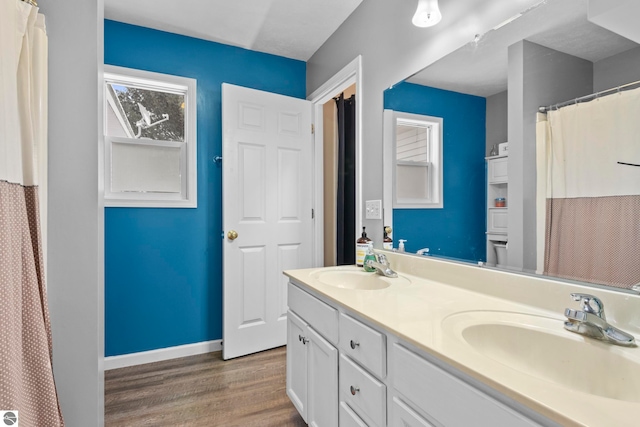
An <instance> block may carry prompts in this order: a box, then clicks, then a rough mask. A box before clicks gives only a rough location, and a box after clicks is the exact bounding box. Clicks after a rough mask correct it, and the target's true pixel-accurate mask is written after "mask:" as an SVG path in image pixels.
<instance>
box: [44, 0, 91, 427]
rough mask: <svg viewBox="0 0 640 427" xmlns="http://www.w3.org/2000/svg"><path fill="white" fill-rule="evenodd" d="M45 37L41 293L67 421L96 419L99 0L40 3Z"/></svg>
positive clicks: (80, 423) (82, 425) (82, 424)
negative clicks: (45, 208)
mask: <svg viewBox="0 0 640 427" xmlns="http://www.w3.org/2000/svg"><path fill="white" fill-rule="evenodd" d="M41 3H42V6H41V12H42V13H44V14H45V16H46V25H47V33H48V36H49V192H48V196H49V228H48V230H49V235H48V237H49V241H48V251H49V252H48V255H49V258H48V273H49V277H48V278H47V284H48V296H49V307H50V313H51V325H52V332H53V370H54V375H55V380H56V386H57V389H58V393H59V396H60V403H61V406H62V413H63V416H64V418H65V421H66V425H67V426H69V427H76V426H77V427H89V426H101V425H103V424H104V380H103V378H104V371H103V367H102V362H103V354H104V348H103V343H104V323H103V318H104V313H103V302H104V280H103V276H104V273H103V265H104V255H103V233H104V230H103V228H104V227H103V207H102V206H101V204H100V197H99V195H100V194H99V188H100V185H99V184H100V183H99V180H98V176H99V169H100V167H99V163H98V146H99V141H100V137H101V133H102V132H101V129H102V119H101V111H102V108H101V105H102V87H101V84H100V80H99V76H101V75H102V63H103V56H102V51H103V31H102V26H103V3H102V0H84V1H77V0H56V1H43V2H41Z"/></svg>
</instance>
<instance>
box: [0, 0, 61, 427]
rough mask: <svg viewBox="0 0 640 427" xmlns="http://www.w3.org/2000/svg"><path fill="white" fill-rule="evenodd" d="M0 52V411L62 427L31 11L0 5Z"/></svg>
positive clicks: (37, 49)
mask: <svg viewBox="0 0 640 427" xmlns="http://www.w3.org/2000/svg"><path fill="white" fill-rule="evenodd" d="M0 46H1V48H2V57H1V59H0V94H1V98H0V322H1V324H0V410H2V411H18V412H17V416H18V420H17V421H18V424H19V425H20V426H24V427H26V426H38V427H39V426H47V427H49V426H51V427H55V426H62V425H64V422H63V420H62V414H61V412H60V408H59V405H58V397H57V394H56V389H55V384H54V380H53V371H52V363H51V355H52V344H51V328H50V324H49V313H48V307H47V298H46V288H45V281H44V262H43V249H42V248H43V246H42V241H41V223H40V219H39V216H40V211H39V201H38V199H39V195H38V193H39V191H40V190H39V188H38V183H39V175H40V174H41V173H42V170H43V169H42V168H43V167H44V165H43V164H42V162H41V159H42V156H43V155H45V153H46V120H47V116H46V104H47V97H46V96H47V95H46V94H47V83H46V82H47V37H46V31H45V27H44V17H43V16H42V15H39V14H38V9H37V8H36V7H33V6H30V5H28V4H27V3H23V2H22V1H20V0H0ZM5 423H6V422H5Z"/></svg>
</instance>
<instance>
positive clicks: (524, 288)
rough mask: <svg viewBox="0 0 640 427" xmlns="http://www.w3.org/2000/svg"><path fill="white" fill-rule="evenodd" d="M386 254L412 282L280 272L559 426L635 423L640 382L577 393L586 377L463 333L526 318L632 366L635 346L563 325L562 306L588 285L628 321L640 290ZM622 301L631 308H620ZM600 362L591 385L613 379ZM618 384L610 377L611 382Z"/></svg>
mask: <svg viewBox="0 0 640 427" xmlns="http://www.w3.org/2000/svg"><path fill="white" fill-rule="evenodd" d="M388 258H389V260H390V263H391V266H392V268H393V269H394V270H396V271H397V272H398V273H399V274H400V276H401V277H404V278H406V279H408V280H409V281H410V283H409V284H406V285H394V284H393V280H394V279H385V280H389V281H391V283H392V285H391V286H389V287H387V288H384V289H379V290H354V289H344V288H339V287H335V286H331V285H328V284H326V283H324V282H322V281H320V280H318V272H319V271H321V270H323V269H317V268H312V269H303V270H290V271H285V272H284V273H285V274H286V275H287V276H289V277H290V278H291V279H292V281H294V282H295V283H298V284H300V285H303V287H306V288H307V289H308V290H310V291H312V293H315V294H316V295H319V296H321V297H323V298H325V299H326V300H328V301H330V302H334V303H337V304H339V305H341V306H343V307H345V308H347V309H349V310H351V311H353V312H354V313H357V314H358V315H360V316H362V317H363V318H365V319H368V320H369V321H371V322H373V323H374V324H377V325H379V326H380V327H381V328H383V329H385V330H386V331H388V332H390V333H392V334H394V335H396V336H397V337H399V338H401V339H403V340H406V341H407V342H409V343H411V344H412V345H414V346H416V347H418V348H420V349H422V350H423V351H425V352H427V353H429V354H431V355H433V356H435V357H437V358H439V359H440V360H442V361H444V362H446V363H448V364H450V365H452V366H454V367H455V368H457V369H459V370H461V371H463V372H465V373H466V374H468V375H470V376H472V377H473V378H475V379H477V380H479V381H481V382H482V383H484V384H486V385H488V386H490V387H492V388H494V389H495V390H497V391H499V392H501V393H503V394H504V395H506V396H509V397H510V398H512V399H514V400H516V401H517V402H520V403H521V404H523V405H525V406H526V407H528V408H531V409H532V410H534V411H536V412H538V413H540V414H542V415H544V416H545V417H547V418H549V419H550V420H553V421H555V422H557V423H559V424H561V425H566V426H591V427H594V426H602V427H611V426H617V427H623V426H637V425H638V420H637V416H638V414H639V413H640V383H635V384H633V385H632V386H631V390H632V395H631V397H629V394H627V395H624V396H622V397H620V398H616V399H614V398H609V397H601V396H598V395H596V394H595V393H598V392H599V391H598V390H597V389H596V390H594V389H592V390H590V391H591V392H592V393H594V394H591V393H587V392H582V391H578V390H584V391H587V390H585V384H582V383H581V384H580V385H579V386H578V385H576V386H575V387H573V388H569V387H566V386H563V385H560V384H558V383H557V382H554V381H553V380H545V379H544V378H542V376H541V375H533V374H531V373H525V372H523V371H522V370H518V369H514V368H512V367H510V366H507V365H505V364H503V363H501V362H498V361H497V360H495V359H493V358H491V357H488V356H487V355H485V354H482V353H480V352H479V351H476V350H475V349H474V348H473V347H470V345H469V344H468V343H467V342H466V341H465V339H464V338H463V337H462V335H461V331H462V329H464V327H467V326H469V325H473V324H482V323H485V322H486V319H487V318H490V319H491V322H494V323H497V324H502V325H514V324H516V326H520V325H519V322H522V323H524V324H526V326H527V328H528V329H529V330H534V331H535V330H545V331H549V330H552V334H553V335H557V336H559V337H560V338H559V339H560V340H565V339H568V340H573V341H574V342H577V345H578V346H581V345H584V346H585V348H586V347H588V346H592V347H593V346H595V347H594V349H595V350H597V352H600V353H602V354H604V355H605V356H610V355H614V356H616V357H617V356H621V357H623V358H625V360H628V361H629V362H630V366H634V367H635V364H636V363H637V364H638V365H637V366H639V367H640V349H638V348H625V347H620V346H614V345H610V344H606V343H603V342H600V341H597V340H593V339H590V338H586V337H584V336H582V335H577V334H574V333H571V332H569V331H566V330H564V328H563V322H564V320H565V319H564V316H563V313H564V310H563V308H559V307H570V306H573V304H575V303H573V302H571V301H570V300H569V298H567V297H568V294H569V293H571V292H586V293H592V294H595V295H596V296H598V297H600V298H601V299H603V301H604V302H605V309H606V308H607V302H608V301H610V302H611V306H612V307H614V308H616V309H618V310H619V311H620V313H616V312H613V314H617V315H614V316H611V315H610V314H609V313H608V312H607V315H608V319H609V320H610V321H611V320H612V319H614V321H615V319H616V318H617V319H618V320H619V321H624V320H626V319H628V318H634V319H637V317H633V316H635V315H634V314H630V313H629V312H633V311H635V312H636V313H637V311H636V310H638V309H640V307H638V305H639V304H640V299H639V298H637V297H635V296H632V295H631V296H629V295H627V294H622V293H619V292H611V291H607V290H599V289H595V288H588V287H584V286H581V285H574V284H568V283H565V282H559V281H553V280H550V279H548V278H538V277H530V276H525V275H521V274H513V273H508V272H502V271H497V270H492V269H480V268H478V267H473V266H465V265H461V264H456V263H450V262H444V261H440V260H436V259H433V258H418V257H412V256H406V255H399V254H393V253H389V255H388ZM331 268H332V267H329V268H328V269H331ZM334 269H335V268H334ZM341 269H343V270H344V271H354V270H356V267H340V268H338V270H341ZM324 270H327V269H324ZM324 270H323V271H324ZM372 274H373V273H372ZM532 287H535V288H532ZM540 294H542V295H540ZM545 294H547V295H545ZM556 300H557V301H556ZM629 306H631V307H629ZM623 307H624V309H625V310H626V311H625V312H624V313H622V311H623ZM460 319H462V320H460ZM483 319H484V320H483ZM491 322H490V323H491ZM616 326H618V327H621V328H622V329H624V330H626V331H628V332H631V333H632V334H634V335H636V336H638V335H637V333H636V332H637V331H636V330H635V329H636V328H635V325H621V324H620V322H619V323H618V324H617V325H616ZM623 326H630V327H627V328H624V327H623ZM631 326H633V327H631ZM498 330H500V329H499V328H498ZM563 342H564V341H563ZM519 344H520V345H522V343H519ZM528 347H530V348H526V349H523V351H524V352H525V353H527V354H531V352H533V354H535V357H534V358H533V360H534V361H535V362H533V363H534V364H537V363H538V361H542V360H543V358H545V357H556V358H557V357H562V359H563V361H564V360H566V369H568V370H571V369H572V368H571V367H572V364H573V360H575V359H574V358H581V357H585V356H584V355H583V354H564V353H563V354H562V355H560V356H559V355H558V354H557V352H558V350H557V348H545V344H540V343H538V342H535V341H531V343H530V344H529V345H528ZM547 347H552V346H550V345H547ZM553 347H555V346H553ZM592 350H593V349H592ZM554 351H555V352H556V354H555V355H554V354H553V353H554ZM607 360H609V359H607ZM614 360H615V358H614ZM581 362H584V359H582V360H581ZM587 362H589V361H587ZM583 365H584V363H583ZM587 365H589V363H587ZM604 365H605V366H598V363H597V361H594V363H593V364H591V365H590V366H589V370H587V371H586V372H584V373H582V372H581V373H579V375H583V374H584V376H585V378H587V379H586V380H585V381H584V382H585V383H586V387H588V386H589V385H590V384H589V380H588V378H595V376H599V375H602V376H605V377H602V378H611V377H613V376H612V375H610V372H609V371H608V370H609V368H611V367H610V366H606V363H604ZM574 369H575V368H574ZM589 376H593V377H589ZM630 377H633V378H626V376H625V375H624V374H623V377H622V378H618V379H615V378H611V381H618V380H619V381H632V382H633V381H637V378H639V377H638V375H633V376H631V375H630ZM607 381H609V380H608V379H607ZM615 385H616V383H613V387H614V389H615ZM609 386H611V384H609ZM634 387H635V388H634ZM627 388H628V387H627ZM633 390H636V391H637V393H635V392H634V391H633ZM607 393H609V394H608V395H609V396H611V393H614V394H615V393H616V392H615V391H613V392H612V391H610V390H609V391H608V392H607ZM633 393H635V394H633ZM630 400H635V401H630Z"/></svg>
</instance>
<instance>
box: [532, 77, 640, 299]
mask: <svg viewBox="0 0 640 427" xmlns="http://www.w3.org/2000/svg"><path fill="white" fill-rule="evenodd" d="M536 148H537V171H538V183H537V184H538V203H537V205H538V212H537V219H538V227H537V236H538V268H540V267H541V266H544V270H543V271H542V272H544V273H545V274H549V275H553V276H558V277H563V278H568V279H574V280H582V281H587V282H593V283H601V284H606V285H610V286H616V287H620V288H631V286H633V285H634V284H636V283H638V282H640V167H638V166H632V165H634V164H635V165H640V89H635V90H629V91H625V92H620V93H616V94H613V95H609V96H606V97H601V98H597V99H595V100H593V101H591V102H587V103H581V104H575V105H571V106H567V107H564V108H561V109H559V110H556V111H550V112H549V113H548V114H547V115H544V114H538V123H537V147H536Z"/></svg>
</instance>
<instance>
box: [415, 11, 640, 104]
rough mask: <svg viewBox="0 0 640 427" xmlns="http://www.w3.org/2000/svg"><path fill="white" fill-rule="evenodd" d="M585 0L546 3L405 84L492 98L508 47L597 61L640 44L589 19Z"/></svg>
mask: <svg viewBox="0 0 640 427" xmlns="http://www.w3.org/2000/svg"><path fill="white" fill-rule="evenodd" d="M587 4H588V0H547V1H546V2H544V3H542V4H540V6H539V7H537V8H535V9H532V10H530V11H529V12H527V13H526V14H524V15H523V16H522V17H520V18H518V19H517V20H515V21H513V22H511V23H510V24H507V25H505V26H503V27H502V28H499V29H497V30H492V31H489V32H487V33H486V34H484V35H482V37H481V39H480V41H479V42H478V43H474V42H471V43H469V44H467V45H465V46H463V47H462V48H460V49H458V50H457V51H455V52H453V53H451V54H449V55H447V56H446V57H444V58H443V59H441V60H439V61H437V62H435V63H434V64H432V65H430V66H429V67H427V68H425V69H424V70H422V71H420V72H419V73H417V74H415V75H414V76H412V77H411V78H409V79H407V81H409V82H411V83H416V84H421V85H425V86H431V87H436V88H439V89H445V90H451V91H454V92H461V93H468V94H471V95H478V96H483V97H487V96H491V95H494V94H496V93H499V92H502V91H504V90H506V89H507V66H508V63H507V49H508V47H509V46H510V45H512V44H514V43H516V42H518V41H520V40H528V41H530V42H533V43H537V44H539V45H542V46H545V47H548V48H551V49H555V50H557V51H560V52H564V53H567V54H570V55H573V56H577V57H578V58H582V59H586V60H589V61H591V62H597V61H600V60H602V59H605V58H608V57H609V56H613V55H616V54H618V53H621V52H624V51H626V50H629V49H632V48H634V47H638V46H639V45H638V44H636V43H634V42H632V41H630V40H628V39H626V38H624V37H621V36H619V35H617V34H615V33H612V32H610V31H608V30H606V29H604V28H602V27H600V26H598V25H595V24H592V23H591V22H589V21H588V20H587Z"/></svg>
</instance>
